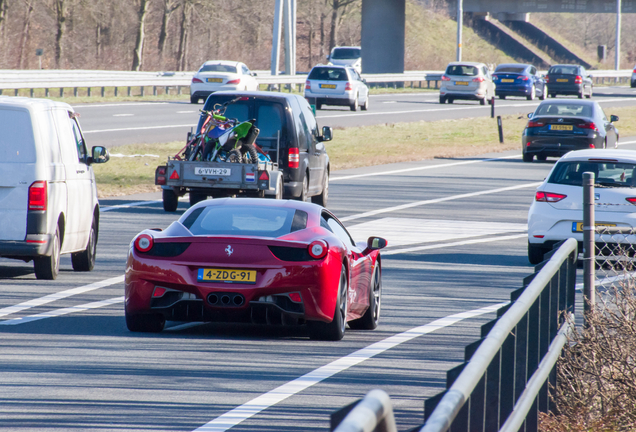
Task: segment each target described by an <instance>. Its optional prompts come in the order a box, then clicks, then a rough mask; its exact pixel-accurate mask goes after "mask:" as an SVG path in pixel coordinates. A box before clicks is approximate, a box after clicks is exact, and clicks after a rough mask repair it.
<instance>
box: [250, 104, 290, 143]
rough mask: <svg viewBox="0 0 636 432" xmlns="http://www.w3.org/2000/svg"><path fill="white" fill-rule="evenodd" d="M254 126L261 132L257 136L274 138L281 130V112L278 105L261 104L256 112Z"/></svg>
mask: <svg viewBox="0 0 636 432" xmlns="http://www.w3.org/2000/svg"><path fill="white" fill-rule="evenodd" d="M256 126H257V127H258V128H259V129H260V130H261V131H260V133H259V136H261V137H263V138H276V137H277V136H278V131H282V130H283V110H282V108H281V106H280V104H262V105H261V106H259V107H258V109H257V112H256Z"/></svg>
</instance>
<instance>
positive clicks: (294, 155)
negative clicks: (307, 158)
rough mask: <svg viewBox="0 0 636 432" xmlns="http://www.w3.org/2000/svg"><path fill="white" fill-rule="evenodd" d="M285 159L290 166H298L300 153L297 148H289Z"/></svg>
mask: <svg viewBox="0 0 636 432" xmlns="http://www.w3.org/2000/svg"><path fill="white" fill-rule="evenodd" d="M287 160H288V161H289V167H290V168H298V165H299V164H300V153H299V151H298V149H297V148H290V149H289V156H288V159H287Z"/></svg>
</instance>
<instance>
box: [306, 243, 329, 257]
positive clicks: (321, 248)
mask: <svg viewBox="0 0 636 432" xmlns="http://www.w3.org/2000/svg"><path fill="white" fill-rule="evenodd" d="M307 250H308V251H309V255H311V257H312V258H314V259H320V258H322V257H324V256H325V255H327V242H325V241H324V240H316V241H313V242H311V244H310V245H309V247H308V248H307Z"/></svg>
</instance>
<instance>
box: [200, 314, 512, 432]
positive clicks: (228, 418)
mask: <svg viewBox="0 0 636 432" xmlns="http://www.w3.org/2000/svg"><path fill="white" fill-rule="evenodd" d="M506 304H507V303H499V304H496V305H492V306H487V307H484V308H480V309H474V310H471V311H467V312H461V313H458V314H453V315H449V316H447V317H444V318H440V319H438V320H435V321H433V322H431V323H429V324H425V325H423V326H420V327H415V328H412V329H410V330H407V331H405V332H403V333H399V334H396V335H393V336H391V337H388V338H386V339H384V340H381V341H379V342H376V343H374V344H372V345H369V346H368V347H366V348H362V349H360V350H358V351H355V352H353V353H351V354H349V355H348V356H345V357H342V358H339V359H338V360H334V361H332V362H331V363H329V364H327V365H325V366H322V367H319V368H318V369H316V370H314V371H311V372H309V373H307V374H305V375H303V376H301V377H299V378H296V379H295V380H293V381H290V382H288V383H285V384H283V385H281V386H279V387H277V388H275V389H274V390H271V391H269V392H267V393H265V394H263V395H261V396H258V397H257V398H254V399H252V400H251V401H249V402H247V403H244V404H243V405H241V406H239V407H237V408H234V409H233V410H231V411H228V412H227V413H225V414H223V415H221V416H219V417H217V418H215V419H214V420H212V421H210V422H209V423H206V424H205V425H203V426H201V427H200V428H197V429H195V432H224V431H226V430H228V429H230V428H231V427H233V426H236V425H238V424H240V423H242V422H243V421H245V420H247V419H248V418H250V417H252V416H254V415H256V414H258V413H260V412H261V411H264V410H266V409H267V408H270V407H272V406H274V405H276V404H278V403H279V402H282V401H284V400H285V399H287V398H289V397H291V396H293V395H295V394H297V393H300V392H301V391H304V390H306V389H308V388H309V387H311V386H313V385H315V384H318V383H320V382H322V381H324V380H326V379H327V378H331V377H332V376H334V375H335V374H337V373H340V372H343V371H345V370H347V369H349V368H351V367H353V366H355V365H357V364H359V363H362V362H363V361H365V360H368V359H370V358H372V357H375V356H377V355H379V354H382V353H383V352H385V351H387V350H389V349H391V348H395V347H396V346H398V345H400V344H403V343H405V342H409V341H411V340H413V339H415V338H417V337H419V336H422V335H425V334H428V333H431V332H434V331H435V330H439V329H441V328H444V327H449V326H452V325H453V324H456V323H458V322H460V321H463V320H465V319H468V318H475V317H478V316H481V315H484V314H487V313H491V312H495V311H497V309H499V308H500V307H502V306H505V305H506Z"/></svg>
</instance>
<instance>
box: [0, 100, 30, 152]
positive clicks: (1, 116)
mask: <svg viewBox="0 0 636 432" xmlns="http://www.w3.org/2000/svg"><path fill="white" fill-rule="evenodd" d="M33 162H35V141H34V138H33V126H32V125H31V116H30V115H29V113H28V112H27V111H22V110H12V109H0V163H33Z"/></svg>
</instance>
